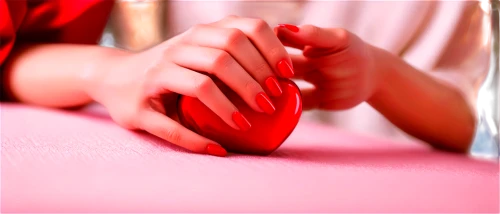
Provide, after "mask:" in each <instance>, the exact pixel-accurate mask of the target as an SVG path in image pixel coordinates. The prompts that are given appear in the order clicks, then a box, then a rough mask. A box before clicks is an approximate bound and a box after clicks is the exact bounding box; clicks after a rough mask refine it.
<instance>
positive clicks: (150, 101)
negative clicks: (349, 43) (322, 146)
mask: <svg viewBox="0 0 500 214" xmlns="http://www.w3.org/2000/svg"><path fill="white" fill-rule="evenodd" d="M103 60H104V61H105V62H103V64H105V66H104V67H103V69H101V71H100V72H94V73H91V74H90V75H89V77H88V79H89V81H90V82H92V84H90V85H91V87H89V88H88V90H87V91H88V93H89V94H90V96H91V97H92V98H93V99H94V100H96V101H97V102H100V103H101V104H103V105H104V106H105V107H106V108H107V109H108V111H109V112H110V115H111V117H112V118H113V119H114V120H115V121H116V122H117V123H118V124H120V125H121V126H123V127H125V128H128V129H139V130H145V131H147V132H149V133H151V134H154V135H156V136H158V137H160V138H162V139H165V140H167V141H169V142H171V143H173V144H176V145H178V146H181V147H184V148H186V149H188V150H191V151H193V152H198V153H208V154H212V155H218V156H224V155H226V151H225V150H224V149H223V148H222V147H221V146H220V145H219V144H217V143H216V142H213V141H211V140H209V139H207V138H205V137H202V136H200V135H198V134H196V133H194V132H192V131H190V130H188V129H187V128H185V127H183V126H182V125H180V124H179V123H178V121H177V119H176V106H177V97H178V95H186V96H192V97H197V98H198V99H200V100H201V101H202V102H203V103H204V104H205V105H206V106H207V107H208V108H210V109H211V110H212V111H214V113H216V114H217V115H218V116H219V117H220V118H221V119H222V120H223V121H225V122H226V123H227V124H228V125H229V126H231V127H233V128H235V129H239V130H241V131H245V130H247V129H248V128H250V127H251V124H250V123H249V122H248V120H247V119H246V118H245V117H244V116H243V115H242V114H241V113H239V111H238V108H237V107H236V106H234V105H233V104H232V103H231V101H230V100H229V99H228V98H227V97H226V96H225V95H224V94H223V93H222V92H221V91H220V90H219V88H218V87H217V85H216V83H215V82H214V79H213V78H217V79H218V80H220V81H222V82H223V83H224V84H226V85H228V86H229V87H230V88H231V89H232V90H234V91H235V92H236V93H237V94H238V95H240V96H241V98H242V99H243V100H244V101H245V102H246V103H247V104H248V105H249V106H250V107H251V108H253V109H254V110H255V111H258V112H265V113H268V114H272V113H273V112H274V111H275V108H274V105H273V103H272V102H271V101H270V99H269V97H268V95H267V94H270V95H273V96H279V95H280V94H281V93H282V92H281V89H280V86H279V85H278V83H277V80H276V76H277V75H278V76H280V77H291V76H293V70H292V67H291V66H289V65H291V60H290V58H289V56H288V54H287V52H286V50H285V48H284V46H283V45H282V44H281V42H280V41H279V40H278V38H277V37H276V35H275V34H274V32H273V30H272V28H270V27H269V26H268V25H267V23H265V22H264V21H262V20H258V19H247V18H239V17H235V16H230V17H227V18H225V19H223V20H220V21H218V22H215V23H210V24H206V25H198V26H195V27H193V28H191V29H190V30H188V31H186V32H185V33H183V34H181V35H179V36H177V37H174V38H172V39H170V40H168V41H165V42H164V43H162V44H159V45H158V46H156V47H153V48H151V49H149V50H146V51H143V52H140V53H124V54H119V55H116V56H112V57H109V58H107V59H103ZM167 116H168V117H167Z"/></svg>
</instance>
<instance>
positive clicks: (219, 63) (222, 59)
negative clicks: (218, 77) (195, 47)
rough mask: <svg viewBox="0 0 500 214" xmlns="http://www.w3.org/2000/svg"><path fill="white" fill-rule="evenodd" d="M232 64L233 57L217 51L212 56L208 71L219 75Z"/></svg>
mask: <svg viewBox="0 0 500 214" xmlns="http://www.w3.org/2000/svg"><path fill="white" fill-rule="evenodd" d="M232 63H233V57H232V56H231V55H230V54H229V53H228V52H226V51H223V50H221V51H217V53H216V54H214V58H213V60H212V64H211V66H210V70H211V72H212V73H219V72H221V71H224V70H226V69H227V68H228V67H229V66H230V65H231V64H232Z"/></svg>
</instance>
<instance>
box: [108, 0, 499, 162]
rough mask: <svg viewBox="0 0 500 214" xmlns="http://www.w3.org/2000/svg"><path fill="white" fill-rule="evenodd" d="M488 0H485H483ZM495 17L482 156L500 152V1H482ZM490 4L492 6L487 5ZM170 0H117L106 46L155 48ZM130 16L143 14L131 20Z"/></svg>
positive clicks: (479, 147) (476, 150)
mask: <svg viewBox="0 0 500 214" xmlns="http://www.w3.org/2000/svg"><path fill="white" fill-rule="evenodd" d="M483 3H484V2H483ZM481 5H482V7H483V8H484V10H485V11H487V12H488V13H489V14H490V16H491V19H492V29H493V30H492V35H491V36H492V38H493V47H492V48H493V57H492V63H491V66H490V71H489V75H488V77H487V79H486V80H485V82H484V85H483V88H482V90H481V93H480V96H479V100H478V105H479V106H480V108H479V109H480V112H479V113H480V115H481V117H482V120H481V123H480V126H479V129H478V132H477V135H476V139H475V143H474V146H473V150H472V153H473V154H474V155H478V156H490V157H491V156H496V157H498V155H499V153H500V152H499V143H498V137H499V133H498V124H499V121H498V110H499V107H498V98H499V95H498V92H499V89H498V83H499V76H498V73H499V67H500V64H499V61H500V55H499V45H500V43H499V36H500V33H499V30H500V27H499V26H500V16H499V14H500V3H499V1H496V0H494V1H490V2H489V4H481ZM487 5H489V6H487ZM166 11H168V4H167V1H150V0H139V1H117V5H116V7H115V9H114V11H113V13H114V14H113V16H112V17H113V18H112V20H111V21H110V27H109V28H108V31H107V34H106V35H105V37H104V39H103V42H102V45H105V46H115V45H116V46H119V47H122V48H126V49H128V50H131V51H141V50H145V49H147V48H149V47H152V46H154V45H156V44H158V43H160V42H162V41H164V40H165V39H167V38H168V37H169V36H168V35H172V34H174V35H175V32H166V27H165V26H166V23H165V22H166V21H165V18H164V17H166V16H168V15H167V14H165V13H166ZM130 17H139V18H136V19H134V20H131V18H130ZM117 28H119V29H121V31H122V32H121V33H122V34H126V35H127V36H121V37H115V38H113V36H112V35H114V34H116V32H113V29H117Z"/></svg>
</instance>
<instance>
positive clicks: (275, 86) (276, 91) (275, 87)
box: [265, 77, 283, 97]
mask: <svg viewBox="0 0 500 214" xmlns="http://www.w3.org/2000/svg"><path fill="white" fill-rule="evenodd" d="M265 83H266V87H267V90H269V92H271V95H273V96H275V97H277V96H280V95H281V94H282V93H283V91H282V90H281V87H280V85H279V83H278V80H277V79H276V78H275V77H268V78H267V79H266V81H265Z"/></svg>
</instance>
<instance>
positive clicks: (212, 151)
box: [206, 143, 227, 157]
mask: <svg viewBox="0 0 500 214" xmlns="http://www.w3.org/2000/svg"><path fill="white" fill-rule="evenodd" d="M206 152H207V154H209V155H213V156H219V157H225V156H226V155H227V151H226V150H225V149H224V148H222V146H219V145H217V144H213V143H211V144H208V145H207V148H206Z"/></svg>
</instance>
